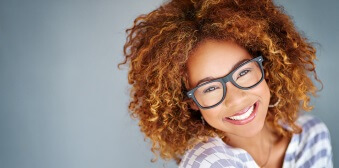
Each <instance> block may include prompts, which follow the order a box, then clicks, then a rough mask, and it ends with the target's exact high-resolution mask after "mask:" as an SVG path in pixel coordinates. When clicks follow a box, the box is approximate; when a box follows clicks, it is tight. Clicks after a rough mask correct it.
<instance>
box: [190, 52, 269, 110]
mask: <svg viewBox="0 0 339 168" xmlns="http://www.w3.org/2000/svg"><path fill="white" fill-rule="evenodd" d="M263 61H264V59H263V57H262V56H258V57H255V58H253V59H251V60H248V61H245V62H243V63H242V64H240V65H239V66H238V67H237V68H236V69H234V70H233V71H232V72H230V73H229V74H228V75H226V76H224V77H221V78H217V79H214V80H211V81H208V82H206V83H202V84H199V85H198V86H196V87H195V88H193V89H191V90H189V91H188V92H187V93H186V94H187V96H188V97H189V98H191V99H193V100H194V102H195V103H196V104H197V105H198V106H199V107H200V108H202V109H210V108H213V107H215V106H217V105H219V104H220V103H221V102H222V101H223V100H224V99H225V97H226V92H227V89H226V83H227V82H231V83H232V84H233V85H234V86H236V87H237V88H239V89H242V90H248V89H251V88H253V87H255V86H257V85H258V84H259V83H260V82H261V81H262V80H263V79H264V68H263V65H262V62H263Z"/></svg>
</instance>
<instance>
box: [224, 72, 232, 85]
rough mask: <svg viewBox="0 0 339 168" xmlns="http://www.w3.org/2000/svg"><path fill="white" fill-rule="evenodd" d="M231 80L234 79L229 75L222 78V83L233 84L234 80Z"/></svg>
mask: <svg viewBox="0 0 339 168" xmlns="http://www.w3.org/2000/svg"><path fill="white" fill-rule="evenodd" d="M231 78H232V75H231V74H228V75H227V76H225V77H223V78H222V82H223V83H225V84H227V82H231V80H232V79H231Z"/></svg>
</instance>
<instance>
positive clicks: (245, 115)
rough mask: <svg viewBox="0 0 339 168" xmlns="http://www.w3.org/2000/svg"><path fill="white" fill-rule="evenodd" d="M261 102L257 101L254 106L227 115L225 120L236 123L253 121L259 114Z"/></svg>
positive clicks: (242, 123) (241, 123)
mask: <svg viewBox="0 0 339 168" xmlns="http://www.w3.org/2000/svg"><path fill="white" fill-rule="evenodd" d="M258 106H259V103H258V101H257V102H255V103H254V104H253V105H252V106H249V107H247V108H245V109H244V110H242V111H241V112H239V113H237V114H235V115H233V116H230V117H225V118H224V120H225V121H227V122H230V123H232V124H235V125H244V124H247V123H249V122H251V121H252V120H253V119H254V118H255V116H256V115H257V111H258Z"/></svg>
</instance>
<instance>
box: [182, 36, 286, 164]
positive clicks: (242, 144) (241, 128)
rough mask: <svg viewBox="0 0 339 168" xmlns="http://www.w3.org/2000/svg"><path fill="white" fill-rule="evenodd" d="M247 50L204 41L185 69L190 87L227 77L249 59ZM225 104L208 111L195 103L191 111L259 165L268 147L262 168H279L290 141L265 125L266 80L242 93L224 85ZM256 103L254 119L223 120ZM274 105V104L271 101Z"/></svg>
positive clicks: (217, 42)
mask: <svg viewBox="0 0 339 168" xmlns="http://www.w3.org/2000/svg"><path fill="white" fill-rule="evenodd" d="M254 57H256V56H251V55H250V54H249V53H248V52H247V50H246V49H245V48H243V47H241V46H239V45H238V44H236V43H235V42H232V41H216V40H206V41H204V42H202V43H201V44H200V45H199V46H198V48H197V49H196V50H195V51H194V52H193V53H192V54H191V55H190V57H189V59H188V62H187V67H188V78H189V85H190V88H194V87H196V86H197V84H198V81H199V80H201V79H204V78H206V77H213V78H219V77H223V76H226V75H227V74H229V73H230V72H231V71H232V70H233V69H235V67H236V66H237V65H239V63H241V62H242V61H243V60H245V59H252V58H254ZM226 87H227V93H226V98H225V99H224V101H223V102H222V103H221V104H219V105H218V106H216V107H214V108H211V109H200V108H199V107H198V106H197V105H196V104H195V103H192V104H191V108H192V109H195V110H199V111H200V112H201V114H202V116H203V118H204V119H205V121H206V122H207V123H208V124H209V125H210V126H212V127H214V128H216V129H218V130H221V131H223V132H225V134H226V136H227V137H228V138H229V141H227V142H225V143H227V144H228V145H230V146H233V147H236V148H241V149H244V150H245V151H247V152H248V153H249V154H250V155H251V156H252V158H253V159H254V160H255V162H256V163H257V164H258V165H259V166H260V165H262V164H263V163H265V161H266V160H267V157H268V153H269V148H270V146H271V154H270V157H269V161H268V163H267V165H266V166H265V167H282V163H283V159H284V155H285V151H286V148H287V146H288V143H289V139H288V138H285V137H279V136H278V135H277V134H275V133H274V132H273V131H272V129H270V128H268V126H267V125H266V124H265V118H266V115H267V113H268V112H269V111H268V105H269V103H270V102H269V101H270V96H271V95H270V91H269V87H268V85H267V83H266V81H265V80H263V81H262V82H261V83H260V84H259V85H257V86H256V87H254V88H251V89H249V90H241V89H239V88H237V87H235V86H234V85H233V84H232V83H231V82H228V83H227V84H226ZM257 101H258V102H259V106H258V111H257V115H256V117H255V118H254V119H253V120H252V121H251V122H249V123H247V124H244V125H234V124H232V123H230V122H227V121H225V120H224V118H225V117H229V116H232V115H234V114H235V113H237V112H238V111H240V110H242V109H244V108H246V107H249V106H251V105H253V104H254V103H255V102H257ZM271 104H274V102H271Z"/></svg>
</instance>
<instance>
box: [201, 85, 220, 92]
mask: <svg viewBox="0 0 339 168" xmlns="http://www.w3.org/2000/svg"><path fill="white" fill-rule="evenodd" d="M211 88H214V89H213V90H212V91H214V90H216V89H219V87H215V86H213V87H209V88H207V89H206V90H204V93H206V92H210V91H209V90H210V89H211Z"/></svg>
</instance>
